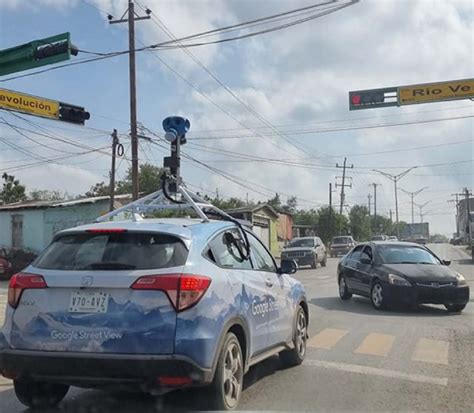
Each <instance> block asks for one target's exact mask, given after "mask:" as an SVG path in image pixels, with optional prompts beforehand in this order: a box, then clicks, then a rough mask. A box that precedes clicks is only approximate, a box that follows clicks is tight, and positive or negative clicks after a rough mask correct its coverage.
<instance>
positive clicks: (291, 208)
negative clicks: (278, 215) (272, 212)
mask: <svg viewBox="0 0 474 413" xmlns="http://www.w3.org/2000/svg"><path fill="white" fill-rule="evenodd" d="M297 206H298V200H297V199H296V196H290V197H288V199H287V200H286V204H285V205H283V206H282V207H281V210H282V211H283V212H286V213H288V214H292V215H294V214H295V213H296V207H297Z"/></svg>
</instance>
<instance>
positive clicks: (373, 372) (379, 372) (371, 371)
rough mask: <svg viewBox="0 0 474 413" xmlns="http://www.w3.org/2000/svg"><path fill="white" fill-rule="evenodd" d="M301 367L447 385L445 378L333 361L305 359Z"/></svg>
mask: <svg viewBox="0 0 474 413" xmlns="http://www.w3.org/2000/svg"><path fill="white" fill-rule="evenodd" d="M303 365H305V366H311V367H321V368H325V369H332V370H339V371H346V372H350V373H359V374H366V375H370V376H379V377H387V378H390V379H399V380H407V381H413V382H417V383H426V384H436V385H439V386H447V385H448V379H447V378H446V377H431V376H424V375H421V374H410V373H403V372H401V371H396V370H387V369H380V368H376V367H368V366H360V365H358V364H346V363H336V362H333V361H323V360H308V359H306V360H305V361H304V363H303Z"/></svg>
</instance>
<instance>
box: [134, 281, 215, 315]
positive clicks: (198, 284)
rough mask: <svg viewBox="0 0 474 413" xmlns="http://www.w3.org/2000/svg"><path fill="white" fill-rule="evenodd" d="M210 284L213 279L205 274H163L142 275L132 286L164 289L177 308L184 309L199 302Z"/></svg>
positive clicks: (177, 309) (143, 288) (138, 288)
mask: <svg viewBox="0 0 474 413" xmlns="http://www.w3.org/2000/svg"><path fill="white" fill-rule="evenodd" d="M210 284H211V279H210V278H209V277H205V276H203V275H194V274H163V275H145V276H143V277H140V278H139V279H138V280H136V281H135V282H134V283H133V284H132V286H131V288H132V289H134V290H159V291H164V292H165V293H166V294H167V295H168V298H169V300H170V302H171V304H172V305H173V307H174V308H175V310H176V311H183V310H186V309H188V308H190V307H192V306H193V305H195V304H197V303H198V302H199V300H200V299H201V298H202V296H203V295H204V293H205V292H206V291H207V289H208V288H209V285H210Z"/></svg>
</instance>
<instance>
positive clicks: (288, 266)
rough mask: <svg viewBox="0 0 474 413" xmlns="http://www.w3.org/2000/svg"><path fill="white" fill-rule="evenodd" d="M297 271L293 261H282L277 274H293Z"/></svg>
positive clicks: (296, 265)
mask: <svg viewBox="0 0 474 413" xmlns="http://www.w3.org/2000/svg"><path fill="white" fill-rule="evenodd" d="M296 271H298V264H297V263H296V261H294V260H282V262H281V263H280V268H278V272H279V273H280V274H294V273H295V272H296Z"/></svg>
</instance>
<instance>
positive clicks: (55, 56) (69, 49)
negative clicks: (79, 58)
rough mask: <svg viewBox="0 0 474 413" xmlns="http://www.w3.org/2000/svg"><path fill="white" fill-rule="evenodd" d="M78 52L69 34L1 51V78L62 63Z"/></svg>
mask: <svg viewBox="0 0 474 413" xmlns="http://www.w3.org/2000/svg"><path fill="white" fill-rule="evenodd" d="M78 52H79V50H78V49H77V47H75V46H73V45H72V44H71V40H70V34H69V33H62V34H58V35H56V36H51V37H46V38H44V39H39V40H34V41H32V42H29V43H25V44H22V45H20V46H15V47H10V48H9V49H4V50H0V76H2V75H8V74H10V73H16V72H21V71H23V70H29V69H34V68H36V67H41V66H46V65H50V64H53V63H58V62H62V61H63V60H68V59H69V58H70V57H71V54H72V55H74V56H76V55H77V54H78Z"/></svg>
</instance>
